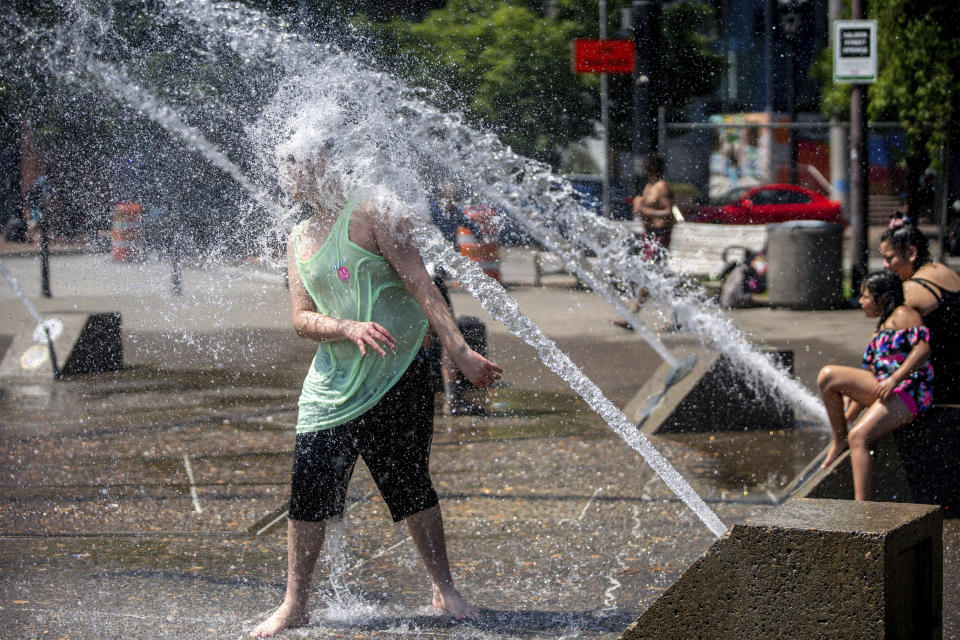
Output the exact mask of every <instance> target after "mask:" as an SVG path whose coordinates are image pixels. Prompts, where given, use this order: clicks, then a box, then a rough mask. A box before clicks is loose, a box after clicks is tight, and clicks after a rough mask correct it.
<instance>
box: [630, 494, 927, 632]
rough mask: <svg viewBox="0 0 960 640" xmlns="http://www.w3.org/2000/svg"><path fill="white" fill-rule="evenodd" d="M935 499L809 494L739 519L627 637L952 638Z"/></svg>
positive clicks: (657, 602)
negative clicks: (946, 629) (946, 622)
mask: <svg viewBox="0 0 960 640" xmlns="http://www.w3.org/2000/svg"><path fill="white" fill-rule="evenodd" d="M942 539H943V518H942V512H941V511H940V510H939V509H938V508H936V507H932V506H928V505H915V504H891V503H880V502H850V501H845V500H810V499H798V500H793V501H791V502H788V503H786V504H784V505H782V506H780V507H778V508H776V509H771V510H770V511H767V512H766V513H764V514H763V515H760V516H758V517H755V518H748V519H746V520H744V521H742V522H738V523H736V524H734V525H733V527H731V529H730V530H729V531H728V532H727V533H726V534H725V535H724V536H723V537H722V538H720V539H719V540H717V541H716V542H715V543H714V544H713V546H712V547H711V548H710V549H708V550H707V551H706V553H704V555H703V556H701V557H700V558H699V559H698V560H697V561H696V562H695V563H694V564H693V565H692V566H691V567H690V568H689V569H687V571H685V572H684V574H683V575H682V576H680V578H679V579H678V580H677V581H676V582H675V583H674V584H673V585H672V586H671V587H670V588H669V589H668V590H667V591H666V592H665V593H664V594H663V595H662V596H661V597H660V598H659V599H658V600H657V601H656V602H654V603H653V604H652V605H651V606H650V607H649V608H648V609H647V610H646V611H645V612H644V613H643V614H642V615H641V616H640V617H639V618H637V620H636V621H635V622H634V623H633V624H632V625H630V627H628V628H627V629H626V630H625V631H624V632H623V634H621V636H620V640H641V639H647V638H649V639H651V640H652V639H656V640H669V639H673V638H676V639H677V640H680V639H683V640H686V639H688V638H738V639H752V638H756V639H758V640H760V639H762V640H768V639H769V638H800V639H804V640H807V639H809V638H848V639H859V638H863V639H867V638H871V639H874V638H910V639H913V640H918V639H930V638H937V639H938V638H941V637H942V635H943V622H942V618H943V543H942Z"/></svg>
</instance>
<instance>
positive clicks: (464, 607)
mask: <svg viewBox="0 0 960 640" xmlns="http://www.w3.org/2000/svg"><path fill="white" fill-rule="evenodd" d="M433 606H435V607H436V608H437V609H440V610H442V611H446V612H447V613H449V614H450V615H452V616H453V617H454V618H456V619H457V620H467V619H470V618H476V617H478V616H479V615H480V610H479V609H477V608H476V607H475V606H473V605H472V604H470V603H469V602H467V601H466V600H464V599H463V596H461V595H460V592H459V591H457V590H456V589H453V588H451V589H450V590H449V591H448V592H447V593H445V594H444V593H441V592H440V590H439V589H437V588H436V587H434V588H433Z"/></svg>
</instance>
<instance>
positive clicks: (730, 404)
mask: <svg viewBox="0 0 960 640" xmlns="http://www.w3.org/2000/svg"><path fill="white" fill-rule="evenodd" d="M768 353H769V355H770V357H771V358H776V359H778V360H779V361H780V362H781V363H783V364H784V365H785V366H786V368H787V369H788V370H789V371H791V372H792V371H793V352H792V351H775V350H768ZM674 355H675V356H676V357H677V359H678V360H681V361H683V360H684V359H685V358H688V357H690V356H691V355H693V356H696V362H695V363H694V364H693V368H692V369H691V370H690V372H689V373H687V374H686V375H684V376H683V377H681V378H679V379H678V380H677V381H676V382H672V383H671V382H670V378H671V376H672V375H673V373H674V372H673V368H672V367H671V366H670V365H669V364H667V363H666V362H664V363H663V364H661V365H660V367H659V368H658V369H657V370H656V371H655V372H654V374H653V375H652V376H651V377H650V379H649V380H647V382H646V383H645V384H644V385H643V387H641V388H640V391H638V392H637V394H636V395H635V396H634V397H633V399H632V400H631V401H630V402H629V403H628V404H627V406H626V408H624V414H625V415H626V416H627V417H628V418H630V419H631V420H633V421H634V422H636V423H637V424H638V426H639V427H640V429H641V430H642V431H643V432H644V434H646V435H653V434H657V433H678V432H703V431H742V430H748V429H772V428H777V429H783V428H792V427H793V426H794V425H795V420H794V414H793V410H792V409H790V408H789V407H786V406H784V405H783V404H782V403H780V402H778V401H777V400H776V399H774V398H773V396H772V395H771V394H770V393H769V392H767V391H765V390H761V391H760V393H759V394H757V393H756V392H755V391H754V390H753V389H752V388H750V386H749V384H748V383H747V381H746V377H745V376H744V375H743V374H741V373H740V372H739V371H737V370H736V369H735V368H734V367H733V366H731V365H730V363H729V361H728V360H727V359H726V358H725V357H723V356H722V355H720V354H718V353H716V352H715V351H711V350H709V349H705V348H702V347H700V348H696V347H686V348H679V349H676V350H675V351H674Z"/></svg>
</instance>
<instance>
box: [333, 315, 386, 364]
mask: <svg viewBox="0 0 960 640" xmlns="http://www.w3.org/2000/svg"><path fill="white" fill-rule="evenodd" d="M341 322H343V335H344V336H346V338H347V339H348V340H350V341H351V342H353V343H354V344H355V345H357V348H358V349H360V354H361V355H367V347H370V348H371V349H373V350H375V351H376V352H377V353H379V354H380V355H381V356H386V355H387V352H386V351H384V350H383V347H381V346H380V343H381V342H382V343H383V345H384V346H385V347H387V348H388V349H390V350H393V349H395V348H396V347H397V341H396V340H395V339H394V338H393V336H392V335H390V332H389V331H387V330H386V329H384V328H383V326H382V325H380V324H377V323H376V322H358V321H356V320H342V321H341Z"/></svg>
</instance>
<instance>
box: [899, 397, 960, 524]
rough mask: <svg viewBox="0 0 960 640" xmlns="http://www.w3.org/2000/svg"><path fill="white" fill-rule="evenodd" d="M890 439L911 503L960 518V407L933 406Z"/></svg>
mask: <svg viewBox="0 0 960 640" xmlns="http://www.w3.org/2000/svg"><path fill="white" fill-rule="evenodd" d="M893 435H894V439H895V440H896V443H897V452H898V454H899V457H900V462H901V464H902V466H903V472H904V474H905V476H906V478H907V482H908V484H909V485H910V489H911V491H912V493H913V501H914V502H919V503H923V504H938V505H940V506H942V507H943V508H944V510H945V514H944V515H945V516H946V517H948V518H956V517H958V516H960V464H957V461H958V460H960V406H956V405H934V406H933V407H931V408H930V410H929V411H927V412H926V413H924V414H923V415H921V416H920V417H919V418H917V419H916V420H914V421H913V423H911V424H909V425H907V426H905V427H902V428H900V429H897V430H896V431H894V434H893Z"/></svg>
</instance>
